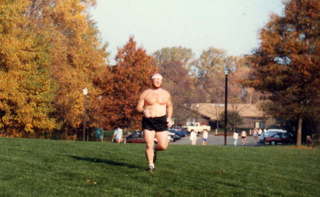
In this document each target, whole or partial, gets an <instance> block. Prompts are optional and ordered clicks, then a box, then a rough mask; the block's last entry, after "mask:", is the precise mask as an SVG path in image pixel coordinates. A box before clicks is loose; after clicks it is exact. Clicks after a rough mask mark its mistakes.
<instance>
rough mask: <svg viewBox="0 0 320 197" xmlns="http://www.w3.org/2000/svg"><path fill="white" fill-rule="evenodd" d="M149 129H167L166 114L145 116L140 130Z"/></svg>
mask: <svg viewBox="0 0 320 197" xmlns="http://www.w3.org/2000/svg"><path fill="white" fill-rule="evenodd" d="M145 129H147V130H151V131H167V130H168V122H167V116H161V117H154V118H146V117H143V119H142V130H145Z"/></svg>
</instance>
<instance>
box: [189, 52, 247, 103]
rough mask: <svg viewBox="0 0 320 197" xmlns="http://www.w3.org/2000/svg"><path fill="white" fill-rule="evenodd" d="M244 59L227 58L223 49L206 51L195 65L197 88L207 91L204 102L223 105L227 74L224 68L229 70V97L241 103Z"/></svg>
mask: <svg viewBox="0 0 320 197" xmlns="http://www.w3.org/2000/svg"><path fill="white" fill-rule="evenodd" d="M243 59H244V58H242V57H234V56H227V54H226V52H225V51H223V50H221V49H216V48H212V47H211V48H209V49H207V50H204V51H203V52H202V54H201V55H200V58H199V59H198V60H196V61H195V62H194V63H193V66H194V67H195V72H194V75H195V76H196V77H197V82H196V83H197V86H198V88H199V89H202V90H205V92H206V94H205V95H204V96H203V99H205V101H204V102H212V103H222V102H223V101H224V90H225V87H224V86H225V84H224V83H225V74H224V67H228V68H229V83H228V85H229V97H230V98H232V99H233V100H237V102H240V100H241V97H242V94H241V91H242V87H241V85H240V83H239V80H240V79H241V78H242V76H243V74H242V71H243V68H244V61H243Z"/></svg>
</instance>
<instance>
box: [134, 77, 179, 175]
mask: <svg viewBox="0 0 320 197" xmlns="http://www.w3.org/2000/svg"><path fill="white" fill-rule="evenodd" d="M162 79H163V77H162V75H160V74H159V73H156V74H154V75H152V77H151V80H152V88H150V89H147V90H145V91H144V92H142V94H141V95H140V98H139V101H138V105H137V111H139V112H142V113H143V118H142V129H143V131H144V139H145V141H146V150H145V154H146V159H147V161H148V168H147V170H148V171H150V172H152V171H154V170H155V161H156V158H157V151H163V150H166V149H167V148H168V144H169V140H168V128H169V127H171V126H172V125H173V120H172V113H173V106H172V101H171V95H170V93H169V92H168V91H167V90H164V89H162V88H161V85H162ZM155 140H156V141H157V142H156V145H155Z"/></svg>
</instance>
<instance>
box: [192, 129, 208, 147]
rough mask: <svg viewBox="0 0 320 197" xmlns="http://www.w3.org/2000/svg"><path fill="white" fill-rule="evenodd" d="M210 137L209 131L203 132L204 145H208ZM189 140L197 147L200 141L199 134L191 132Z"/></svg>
mask: <svg viewBox="0 0 320 197" xmlns="http://www.w3.org/2000/svg"><path fill="white" fill-rule="evenodd" d="M208 137H209V133H208V131H207V130H204V131H202V145H207V144H208ZM189 139H190V141H191V144H192V145H196V144H197V140H198V132H197V131H195V130H191V131H190V138H189Z"/></svg>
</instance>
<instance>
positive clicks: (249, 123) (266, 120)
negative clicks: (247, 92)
mask: <svg viewBox="0 0 320 197" xmlns="http://www.w3.org/2000/svg"><path fill="white" fill-rule="evenodd" d="M191 110H192V111H194V112H196V113H198V114H200V115H201V116H202V117H204V118H206V119H209V121H210V122H216V121H219V117H220V114H221V113H223V112H224V104H217V103H196V104H192V105H191ZM228 111H236V112H238V113H239V115H240V116H241V117H242V118H243V123H242V124H241V125H239V126H238V127H239V128H265V127H267V126H268V125H271V124H273V123H274V120H273V119H272V118H271V117H270V116H267V115H266V114H265V113H264V112H263V111H262V110H261V109H260V107H259V105H257V104H234V103H231V104H228Z"/></svg>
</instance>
